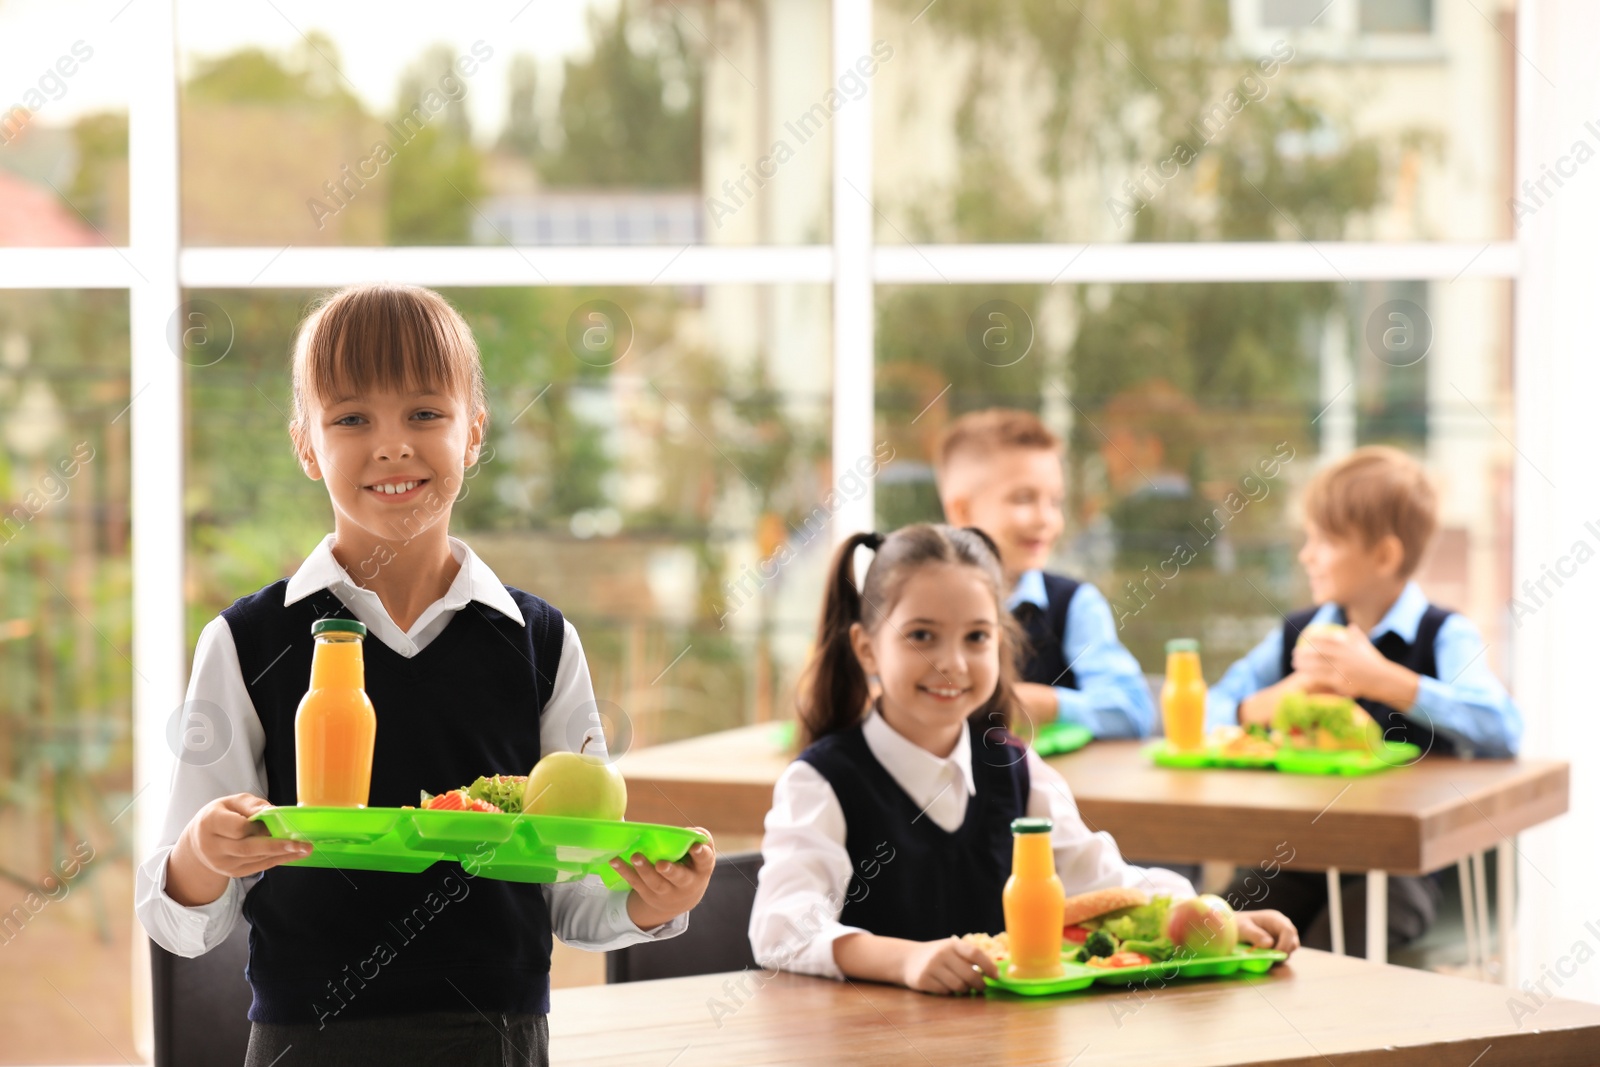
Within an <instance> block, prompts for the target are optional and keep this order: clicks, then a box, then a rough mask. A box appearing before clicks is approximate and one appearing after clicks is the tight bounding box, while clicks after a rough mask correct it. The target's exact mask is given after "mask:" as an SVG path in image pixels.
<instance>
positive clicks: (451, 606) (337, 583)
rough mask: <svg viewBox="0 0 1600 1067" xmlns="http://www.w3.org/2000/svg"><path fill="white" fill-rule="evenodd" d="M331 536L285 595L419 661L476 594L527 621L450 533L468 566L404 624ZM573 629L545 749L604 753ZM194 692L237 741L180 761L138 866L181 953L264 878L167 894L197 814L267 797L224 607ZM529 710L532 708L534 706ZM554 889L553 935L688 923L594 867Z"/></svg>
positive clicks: (223, 931)
mask: <svg viewBox="0 0 1600 1067" xmlns="http://www.w3.org/2000/svg"><path fill="white" fill-rule="evenodd" d="M332 544H333V536H332V535H331V534H330V535H329V536H327V537H326V538H324V539H323V541H322V543H321V544H320V545H318V546H317V548H316V551H314V552H312V553H311V555H310V556H309V557H307V559H306V561H305V563H303V564H302V565H301V566H300V569H299V570H298V571H296V572H295V574H294V577H292V578H291V579H289V584H288V586H287V588H286V589H285V591H284V600H285V603H286V604H293V603H295V602H296V601H299V600H302V599H304V598H305V597H307V596H310V595H311V594H313V593H316V592H319V591H321V590H323V589H326V590H328V591H330V592H332V593H333V595H335V596H337V597H338V598H339V600H340V601H341V602H343V604H344V605H345V607H347V608H349V609H350V613H351V614H352V615H354V616H355V617H356V618H357V619H359V620H360V621H361V622H363V623H365V624H366V627H367V635H368V637H369V638H371V639H376V640H379V641H382V642H383V643H384V644H385V645H387V646H388V647H389V648H391V649H393V650H394V651H395V652H397V653H399V654H400V655H402V656H405V657H407V658H410V657H412V656H415V655H416V654H417V653H419V652H421V651H422V650H423V649H424V648H426V647H427V646H428V644H429V643H430V642H431V641H433V639H434V638H436V637H438V636H439V635H440V634H441V633H443V632H444V629H445V627H446V626H448V625H449V624H450V620H451V619H452V618H454V617H455V614H456V612H458V611H460V610H461V609H462V608H464V607H466V606H467V605H468V604H469V603H471V602H473V601H476V602H478V603H480V604H483V605H484V606H486V607H490V608H493V609H494V610H496V611H498V612H500V613H501V614H502V615H505V616H507V617H508V618H511V619H515V620H517V621H518V622H525V620H524V619H523V615H522V611H521V609H519V608H518V607H517V602H516V601H515V600H513V599H512V598H511V594H509V593H507V592H506V589H505V586H504V585H503V584H502V583H501V581H500V579H498V578H496V577H495V575H494V572H493V571H492V570H490V569H489V567H488V566H487V565H486V564H485V563H484V562H483V561H482V560H480V559H479V558H478V557H477V555H476V554H475V553H474V552H473V551H472V549H470V548H468V547H467V545H466V543H465V542H463V541H459V540H457V539H456V538H454V537H452V538H450V554H451V555H452V556H454V557H455V560H456V562H457V563H459V564H460V565H461V568H460V570H459V571H458V572H457V574H456V576H455V580H454V581H452V582H451V583H450V588H449V590H448V591H447V592H446V593H445V595H444V596H443V597H441V598H439V599H438V600H436V601H434V602H433V603H432V604H430V605H428V607H427V609H426V610H425V611H423V613H422V614H421V615H420V616H419V617H418V618H417V621H416V623H415V624H414V625H413V626H412V627H411V629H410V630H407V631H402V630H401V629H400V627H399V626H398V625H396V624H395V622H394V620H393V619H391V618H390V617H389V613H388V611H387V610H386V609H385V608H384V606H383V602H382V601H381V600H380V599H379V598H378V595H377V594H376V593H374V592H373V591H371V590H370V589H363V588H361V587H360V586H358V585H356V584H355V583H354V582H352V581H351V580H350V575H349V574H348V573H347V572H346V571H345V569H344V568H343V567H341V566H340V565H339V561H338V560H337V559H335V558H334V555H333V550H332V547H331V546H332ZM564 632H565V636H564V638H563V641H562V646H561V662H560V664H559V665H558V666H557V668H556V676H555V682H554V685H553V687H552V689H551V694H550V701H549V703H548V704H547V705H546V706H545V710H544V714H543V715H542V716H540V718H539V751H540V752H555V751H558V750H574V751H575V750H576V749H577V748H578V747H580V746H581V745H582V744H583V739H584V737H585V736H589V737H590V738H591V740H590V741H589V747H588V750H587V751H589V752H590V753H594V752H595V751H596V747H597V746H598V748H599V754H600V755H602V756H603V755H605V736H604V734H603V733H602V732H601V730H600V729H599V725H600V723H599V716H598V714H597V712H596V710H595V700H594V687H593V685H592V684H591V683H590V681H589V665H588V662H587V661H586V660H585V659H584V655H583V645H582V644H581V643H580V642H579V640H578V631H577V630H575V629H574V628H573V626H572V623H571V622H566V629H565V631H564ZM188 700H189V701H191V702H192V701H208V702H210V703H211V704H214V705H216V706H217V707H219V708H221V709H222V713H223V715H224V716H225V720H226V721H225V724H224V725H223V726H222V727H219V728H217V730H216V733H217V735H218V736H224V737H227V738H230V739H231V740H230V742H229V744H228V745H227V747H226V749H225V750H224V752H223V754H222V756H221V758H219V759H217V760H216V761H215V762H213V763H211V764H209V765H207V766H203V767H202V766H196V765H194V764H193V763H191V762H185V761H182V760H180V761H178V763H177V764H176V765H175V767H174V768H173V777H172V792H171V797H170V799H169V800H168V802H167V816H166V820H165V822H164V824H163V826H162V831H161V842H160V845H159V846H158V847H157V848H156V850H155V852H154V853H152V854H151V855H150V857H149V858H148V859H146V860H145V862H144V863H143V864H141V865H140V867H139V870H138V872H137V875H136V878H135V886H134V910H135V911H136V912H137V914H138V916H139V921H140V922H141V923H143V924H144V928H145V931H146V932H147V933H149V935H150V937H151V938H152V939H153V940H154V941H155V942H156V943H157V944H159V945H160V946H161V947H163V948H165V949H166V950H167V951H169V952H172V953H175V954H177V955H180V956H199V955H201V954H202V953H205V952H209V951H210V950H211V949H213V948H215V947H216V946H217V945H219V944H221V943H222V942H223V941H224V940H226V939H227V937H228V934H229V932H231V931H232V929H233V926H234V923H236V922H237V921H238V919H239V915H240V913H241V909H242V908H243V906H244V898H245V894H246V893H248V892H249V891H250V889H251V887H252V886H254V885H255V883H256V881H257V880H258V879H260V877H261V875H260V874H254V875H249V876H247V877H244V878H235V879H232V880H231V881H230V882H229V883H228V888H227V889H226V890H224V891H223V894H222V896H220V897H218V898H217V899H216V900H214V901H212V902H211V903H210V904H201V905H198V906H196V907H192V908H188V907H184V906H183V905H182V904H179V903H178V902H177V901H176V900H173V899H172V898H171V897H170V896H168V895H167V891H166V889H167V855H168V854H169V853H170V852H171V851H172V848H173V846H174V845H175V844H176V843H177V841H178V837H179V836H180V835H181V834H182V833H183V829H184V827H185V826H187V825H188V823H189V820H190V819H191V818H193V817H194V814H195V812H197V811H199V810H200V809H201V808H203V807H205V805H207V804H209V803H210V802H211V801H213V800H216V799H217V798H218V797H224V796H229V795H231V794H234V793H253V794H255V795H256V796H259V797H266V795H267V766H266V756H265V753H266V736H265V734H264V733H263V732H262V729H261V720H260V718H259V717H258V716H257V715H256V711H255V705H254V704H253V703H252V702H251V700H250V694H249V691H248V690H247V689H246V688H245V680H244V676H243V674H242V673H241V671H240V668H239V655H238V651H237V650H236V649H235V647H234V644H233V631H232V630H230V629H229V627H228V623H227V620H225V619H223V618H221V617H220V616H219V617H218V618H215V619H212V620H211V622H209V623H207V624H206V628H205V629H204V630H202V631H201V633H200V641H199V644H198V645H196V647H195V654H194V672H193V673H192V674H191V675H190V677H189V694H188ZM529 714H530V715H532V714H533V709H532V708H530V709H529ZM585 717H587V718H588V719H590V720H592V724H593V725H592V726H591V727H589V728H588V733H587V735H586V733H585V728H584V727H582V726H580V725H578V724H579V723H580V722H581V721H582V720H583V719H584V718H585ZM224 731H226V732H224ZM461 784H462V785H466V784H467V783H465V782H462V783H461ZM544 896H545V903H546V905H547V907H548V909H549V912H550V926H551V929H552V930H553V931H554V932H555V935H556V936H557V937H559V938H561V940H563V941H565V942H566V943H567V944H569V945H574V946H576V947H578V948H584V949H589V950H591V951H596V952H600V951H605V950H607V949H613V948H621V947H623V946H624V945H631V944H635V943H637V942H640V941H649V940H655V939H660V938H666V937H673V936H675V935H677V934H680V933H682V932H683V931H684V930H685V929H687V927H688V923H689V920H688V916H687V915H680V916H678V917H677V918H675V919H673V920H672V921H671V922H668V923H665V924H663V925H661V926H657V927H653V928H651V929H649V930H641V929H639V927H638V926H637V925H635V924H634V922H633V920H632V919H630V918H629V917H628V911H627V903H628V891H627V890H617V891H612V890H608V889H606V888H605V887H604V886H603V885H602V884H601V882H600V880H599V879H598V878H595V877H592V876H591V877H589V878H585V879H584V880H583V881H581V882H563V883H561V884H559V885H546V886H545V887H544Z"/></svg>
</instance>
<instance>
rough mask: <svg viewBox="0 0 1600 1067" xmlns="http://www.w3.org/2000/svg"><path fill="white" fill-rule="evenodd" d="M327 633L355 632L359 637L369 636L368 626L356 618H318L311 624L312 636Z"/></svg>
mask: <svg viewBox="0 0 1600 1067" xmlns="http://www.w3.org/2000/svg"><path fill="white" fill-rule="evenodd" d="M326 633H336V634H337V633H345V634H355V635H356V636H357V637H365V636H367V627H366V625H365V624H364V623H359V622H357V621H356V620H354V619H318V620H317V621H316V622H314V623H312V624H311V636H312V637H315V636H317V635H318V634H326Z"/></svg>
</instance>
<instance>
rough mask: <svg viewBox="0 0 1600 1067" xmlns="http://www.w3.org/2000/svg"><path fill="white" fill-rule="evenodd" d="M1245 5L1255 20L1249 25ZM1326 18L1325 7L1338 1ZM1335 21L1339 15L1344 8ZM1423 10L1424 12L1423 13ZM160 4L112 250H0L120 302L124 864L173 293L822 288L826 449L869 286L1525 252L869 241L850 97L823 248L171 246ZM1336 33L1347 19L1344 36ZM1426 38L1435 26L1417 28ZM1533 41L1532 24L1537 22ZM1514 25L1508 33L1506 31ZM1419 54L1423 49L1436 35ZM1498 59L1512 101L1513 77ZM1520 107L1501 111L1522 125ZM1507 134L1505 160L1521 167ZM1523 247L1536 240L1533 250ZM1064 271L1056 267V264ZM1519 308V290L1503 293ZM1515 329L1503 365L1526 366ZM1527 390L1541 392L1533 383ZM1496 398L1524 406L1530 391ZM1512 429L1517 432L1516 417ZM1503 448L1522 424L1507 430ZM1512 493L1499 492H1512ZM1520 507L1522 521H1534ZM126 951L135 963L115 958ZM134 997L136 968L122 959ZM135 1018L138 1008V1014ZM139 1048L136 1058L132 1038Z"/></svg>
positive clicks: (133, 105) (148, 623)
mask: <svg viewBox="0 0 1600 1067" xmlns="http://www.w3.org/2000/svg"><path fill="white" fill-rule="evenodd" d="M1258 5H1259V0H1234V5H1233V7H1234V11H1235V13H1236V18H1241V17H1242V18H1243V21H1242V22H1236V25H1240V26H1241V30H1240V33H1241V34H1242V35H1243V36H1244V37H1248V36H1249V35H1250V34H1251V33H1264V32H1267V31H1264V30H1262V29H1261V28H1260V26H1259V6H1258ZM1541 5H1548V7H1550V8H1561V7H1562V6H1563V4H1562V0H1521V5H1520V7H1519V11H1518V25H1519V27H1521V28H1522V32H1523V33H1531V32H1532V28H1533V27H1535V26H1537V25H1538V22H1537V18H1536V12H1535V10H1534V9H1535V8H1536V6H1541ZM1335 6H1336V8H1338V9H1339V10H1338V11H1335V12H1332V14H1334V15H1335V16H1336V17H1335V18H1334V20H1333V21H1334V22H1335V24H1336V26H1335V32H1333V33H1331V34H1330V35H1329V36H1330V38H1331V37H1334V36H1337V35H1338V34H1337V26H1339V25H1343V24H1344V23H1346V22H1350V21H1351V20H1352V19H1353V18H1354V14H1353V12H1354V10H1355V7H1354V3H1353V0H1335ZM1251 11H1255V12H1256V17H1255V19H1254V21H1253V22H1252V21H1251V20H1250V18H1249V13H1250V12H1251ZM1341 11H1342V12H1343V13H1342V14H1341V13H1340V12H1341ZM1347 16H1348V17H1347ZM1440 17H1441V14H1440V13H1439V12H1438V11H1436V12H1435V21H1436V23H1437V20H1438V19H1439V18H1440ZM175 20H176V4H175V2H174V0H144V2H141V3H138V4H133V5H130V6H129V7H128V8H127V9H126V11H125V13H124V14H123V15H122V17H121V22H122V24H123V26H124V27H125V30H126V32H128V33H130V34H133V35H135V41H134V44H133V48H132V51H133V53H134V54H136V55H139V56H140V62H139V63H138V64H136V65H135V67H134V69H133V72H132V74H131V76H130V86H129V90H130V95H129V218H130V226H129V243H128V245H127V246H126V247H123V248H85V249H78V248H63V249H0V288H7V289H82V288H94V289H126V290H127V291H128V293H129V301H130V334H131V336H130V345H131V361H130V394H131V395H132V396H133V397H134V401H133V404H132V406H131V409H130V412H129V419H130V423H131V427H130V434H131V441H132V471H133V473H132V509H131V521H132V536H133V553H134V559H133V562H134V596H133V599H134V605H133V623H134V649H133V669H134V674H135V685H134V744H135V769H134V789H135V796H136V801H137V803H136V806H135V822H136V830H135V841H136V849H137V854H138V855H144V854H147V853H148V851H149V850H150V849H151V848H152V847H153V846H154V844H155V839H156V834H157V833H158V831H159V821H160V816H161V814H162V804H161V802H160V793H161V789H160V783H164V782H166V781H168V780H169V775H170V771H171V765H172V760H173V756H172V753H171V752H170V751H169V750H168V747H167V744H166V742H165V740H164V731H165V727H166V721H167V718H168V717H169V715H170V714H171V712H172V710H173V709H174V708H175V707H177V706H178V705H179V704H181V703H182V701H183V698H184V691H185V673H186V670H185V664H186V661H187V648H186V640H187V639H186V633H185V621H184V599H183V590H184V581H183V576H184V530H185V524H184V515H183V502H182V490H183V477H182V472H183V467H184V454H183V422H182V420H183V411H184V406H183V375H182V364H181V362H180V361H179V360H178V359H176V358H175V356H174V353H173V352H172V351H171V350H170V348H169V344H168V340H167V336H166V335H167V326H168V320H169V318H170V317H171V315H172V314H173V312H174V310H175V309H176V308H178V307H179V303H180V296H181V292H182V290H183V289H200V288H237V289H283V288H294V289H303V288H320V287H326V286H334V285H343V284H349V283H353V282H359V281H368V280H380V279H399V280H407V281H413V282H417V283H421V284H427V285H432V286H450V287H468V286H539V285H576V284H586V285H626V286H650V285H659V286H682V285H716V284H724V283H746V284H748V283H758V284H771V285H783V284H829V285H831V287H832V294H833V301H832V309H833V331H832V338H833V354H832V368H833V399H832V417H833V430H832V447H833V454H834V455H841V456H848V455H864V454H867V453H869V452H871V451H872V436H873V411H874V400H873V389H874V383H873V362H874V337H873V330H874V291H875V287H876V286H877V285H879V284H905V283H917V284H940V283H968V284H976V283H1006V282H1017V283H1041V284H1052V283H1053V284H1078V283H1088V282H1219V281H1244V282H1252V281H1254V282H1285V281H1309V280H1324V281H1338V280H1346V281H1359V280H1383V279H1446V280H1453V279H1456V278H1460V277H1464V276H1465V277H1477V278H1503V279H1506V280H1508V281H1511V282H1514V283H1516V282H1520V281H1521V280H1522V279H1523V276H1524V273H1525V268H1524V264H1525V263H1527V262H1528V261H1529V258H1530V255H1529V250H1530V248H1531V247H1533V246H1532V245H1531V243H1530V240H1531V239H1530V237H1529V235H1528V234H1526V233H1519V234H1518V237H1517V239H1515V240H1509V241H1493V242H1489V243H1487V244H1483V245H1479V244H1463V243H1435V242H1412V243H1402V244H1382V245H1379V244H1363V243H1351V242H1321V243H1292V242H1277V243H1224V244H1195V245H1161V244H1096V245H1089V246H1084V245H1080V244H1051V245H933V246H910V245H896V246H886V247H882V248H879V247H875V246H874V240H873V229H874V227H873V217H874V208H873V205H872V202H871V196H872V190H873V183H872V154H873V129H872V115H873V108H872V106H871V94H872V91H873V90H872V87H871V83H870V82H869V83H868V87H867V90H866V92H867V100H866V101H865V102H864V103H863V104H862V106H859V107H852V108H847V109H845V110H844V111H843V112H841V113H840V114H839V115H838V116H837V117H836V119H835V121H834V124H833V126H834V130H833V148H834V158H833V176H832V195H833V212H832V217H833V232H832V235H831V243H830V244H828V245H819V246H806V247H789V246H783V247H738V248H734V247H715V246H695V247H690V248H688V249H683V248H676V247H666V246H662V247H633V248H605V249H596V248H543V247H524V248H495V247H467V248H294V247H290V248H274V247H261V248H185V247H183V246H182V243H181V236H180V232H179V212H178V197H177V190H178V181H179V170H178V120H177V80H176V79H177V63H176V47H177V46H176V41H177V38H176V24H175ZM1347 28H1349V29H1353V26H1351V27H1347ZM1436 32H1437V30H1436ZM1547 32H1548V31H1547ZM1519 36H1520V34H1519ZM872 40H873V38H872V5H871V4H870V3H869V2H866V0H860V2H857V0H833V14H832V56H833V62H834V65H835V69H836V70H838V71H842V70H843V69H844V68H845V67H848V66H850V65H851V64H852V63H853V62H854V60H855V58H856V57H858V56H860V55H863V54H867V53H869V52H870V51H871V48H872ZM1429 47H1435V48H1436V47H1437V46H1436V44H1434V45H1429ZM1525 66H1526V64H1525V63H1518V64H1517V67H1516V83H1517V85H1518V89H1517V98H1518V100H1519V103H1520V102H1521V101H1522V86H1523V85H1525V84H1526V83H1528V82H1530V81H1531V80H1532V78H1533V77H1537V75H1532V76H1530V74H1529V72H1528V71H1527V70H1525V69H1524V67H1525ZM1526 118H1527V114H1526V105H1525V104H1523V105H1522V106H1520V107H1519V120H1526ZM1529 151H1530V149H1529V148H1528V145H1527V140H1526V138H1525V137H1523V136H1521V135H1520V134H1519V138H1518V153H1517V154H1518V159H1517V170H1518V173H1519V174H1522V173H1530V172H1531V171H1530V168H1529V162H1530V158H1529ZM1535 250H1536V251H1538V249H1535ZM1063 265H1065V266H1063ZM1518 300H1519V307H1521V306H1522V304H1521V301H1522V297H1521V296H1520V294H1519V297H1518ZM1528 328H1531V327H1529V326H1528V323H1527V322H1526V320H1523V321H1522V322H1521V324H1520V328H1519V330H1518V332H1517V335H1516V338H1515V340H1514V344H1515V345H1516V350H1515V351H1514V352H1513V359H1514V361H1516V362H1517V363H1518V365H1519V366H1522V365H1523V362H1524V360H1525V359H1526V358H1527V357H1526V356H1525V355H1524V353H1523V351H1522V349H1523V348H1524V347H1525V346H1526V345H1527V340H1526V338H1527V336H1528V334H1527V329H1528ZM1543 387H1544V388H1549V389H1555V388H1557V386H1555V385H1553V384H1550V383H1548V382H1545V383H1544V386H1543ZM1516 406H1517V409H1518V410H1519V411H1522V412H1536V411H1538V410H1539V409H1540V408H1541V406H1542V401H1541V399H1540V398H1539V397H1536V396H1530V395H1527V394H1525V393H1523V394H1519V395H1518V397H1517V401H1516ZM1519 424H1520V423H1519ZM1518 436H1519V439H1521V437H1522V435H1521V434H1520V433H1519V435H1518ZM1521 492H1522V491H1521V490H1520V489H1519V502H1520V501H1521V500H1523V499H1524V497H1523V496H1522V495H1520V494H1521ZM1535 510H1536V509H1534V508H1531V507H1530V508H1529V509H1527V513H1528V514H1529V515H1532V514H1534V513H1535ZM872 519H873V499H872V493H871V489H870V485H869V489H868V491H867V493H866V494H865V495H864V496H862V498H861V499H860V500H858V501H855V502H853V503H852V504H850V505H848V506H847V507H846V508H844V509H842V510H841V511H840V512H839V513H838V515H837V516H836V519H835V525H834V531H833V532H834V534H835V537H836V538H838V537H841V536H843V534H844V533H846V532H848V531H850V530H854V529H863V528H869V527H870V526H871V524H872ZM1531 521H1532V520H1531V519H1530V518H1525V517H1524V508H1522V507H1521V506H1519V508H1518V512H1517V517H1516V519H1515V537H1516V539H1517V541H1518V543H1519V550H1518V553H1517V559H1518V565H1517V577H1519V578H1520V577H1521V575H1522V574H1523V573H1525V572H1526V571H1527V569H1528V568H1529V567H1530V566H1533V565H1535V564H1536V562H1537V561H1534V560H1531V559H1530V558H1529V557H1528V555H1527V553H1525V552H1524V551H1522V549H1521V547H1520V546H1521V544H1523V543H1524V542H1525V541H1526V542H1531V541H1532V540H1533V538H1532V536H1531V534H1532V533H1533V531H1532V530H1531V529H1530V527H1529V523H1530V522H1531ZM135 959H136V961H138V960H141V959H142V954H141V953H139V952H136V953H135ZM135 966H136V971H135V977H136V985H135V988H136V990H138V989H143V988H144V983H145V982H146V980H147V976H148V972H147V970H145V969H143V967H142V966H141V965H140V964H139V963H137V962H136V964H135ZM146 1014H147V1013H146ZM143 1051H145V1052H148V1048H147V1047H146V1048H145V1049H143Z"/></svg>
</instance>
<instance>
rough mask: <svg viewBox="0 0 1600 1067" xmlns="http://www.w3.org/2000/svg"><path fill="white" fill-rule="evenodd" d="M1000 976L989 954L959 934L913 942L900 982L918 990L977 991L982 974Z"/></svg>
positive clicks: (925, 991) (980, 988)
mask: <svg viewBox="0 0 1600 1067" xmlns="http://www.w3.org/2000/svg"><path fill="white" fill-rule="evenodd" d="M984 975H988V976H989V977H990V978H998V977H1000V971H999V969H998V968H996V967H995V965H994V960H992V959H990V958H989V954H988V953H987V952H985V951H983V949H981V948H979V947H978V946H977V945H974V944H972V943H971V942H968V941H962V940H961V939H960V938H958V937H947V938H945V939H944V940H943V941H918V942H913V943H912V948H911V950H910V951H909V952H908V953H907V954H906V958H905V973H904V975H903V976H902V977H901V979H900V980H901V983H902V984H904V985H905V986H906V987H908V988H910V989H915V990H917V991H918V992H921V993H976V992H981V991H982V990H983V976H984Z"/></svg>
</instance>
